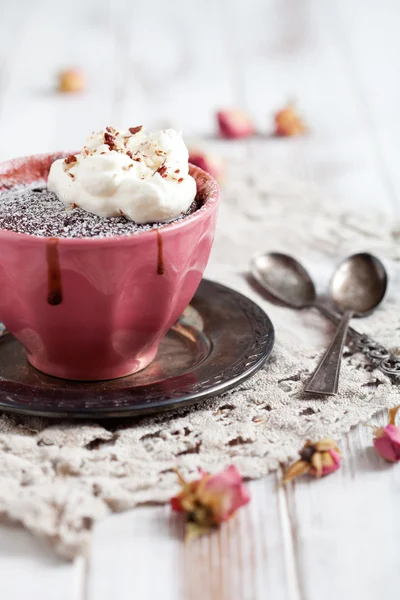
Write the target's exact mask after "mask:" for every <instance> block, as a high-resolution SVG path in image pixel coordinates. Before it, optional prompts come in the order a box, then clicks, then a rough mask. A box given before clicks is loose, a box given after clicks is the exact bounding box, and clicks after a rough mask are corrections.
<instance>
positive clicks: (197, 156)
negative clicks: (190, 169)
mask: <svg viewBox="0 0 400 600" xmlns="http://www.w3.org/2000/svg"><path fill="white" fill-rule="evenodd" d="M189 162H190V163H192V165H195V166H196V167H200V169H203V171H206V172H207V173H209V174H210V175H211V177H214V179H217V180H218V181H220V180H221V179H222V176H223V172H224V168H223V162H222V160H221V159H220V158H218V157H217V156H212V155H211V154H208V153H207V152H202V151H201V150H189Z"/></svg>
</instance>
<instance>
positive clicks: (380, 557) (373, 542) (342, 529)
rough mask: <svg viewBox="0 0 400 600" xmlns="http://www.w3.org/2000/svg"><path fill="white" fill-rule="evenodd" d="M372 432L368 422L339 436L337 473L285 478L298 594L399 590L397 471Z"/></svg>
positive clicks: (310, 599) (316, 597)
mask: <svg viewBox="0 0 400 600" xmlns="http://www.w3.org/2000/svg"><path fill="white" fill-rule="evenodd" d="M374 422H375V423H376V424H383V423H384V419H383V418H382V417H381V418H378V419H376V420H374ZM371 439H372V432H371V430H370V429H369V428H367V427H362V426H361V427H358V428H357V429H356V430H354V431H353V432H352V433H351V434H349V435H347V436H343V439H342V440H341V443H340V447H341V450H342V452H343V466H342V467H341V469H340V470H339V471H338V472H337V473H335V474H334V475H331V476H329V477H326V478H324V479H323V480H321V481H310V480H308V479H303V480H298V481H296V482H295V483H294V484H293V485H291V486H288V490H287V496H288V504H289V515H290V520H291V524H292V531H293V537H294V543H295V548H296V557H297V561H298V565H299V573H300V578H301V598H307V600H320V598H325V599H326V600H336V599H337V598H363V599H365V600H373V599H374V598H376V597H377V596H378V595H379V594H382V592H384V593H385V595H387V597H388V598H395V597H396V595H397V593H398V573H399V570H400V538H399V533H400V519H399V512H398V507H399V503H400V471H399V469H398V468H397V467H396V466H395V465H388V464H387V463H385V462H384V461H383V460H382V459H380V458H379V457H378V456H377V455H376V454H375V452H374V450H373V449H372V448H371Z"/></svg>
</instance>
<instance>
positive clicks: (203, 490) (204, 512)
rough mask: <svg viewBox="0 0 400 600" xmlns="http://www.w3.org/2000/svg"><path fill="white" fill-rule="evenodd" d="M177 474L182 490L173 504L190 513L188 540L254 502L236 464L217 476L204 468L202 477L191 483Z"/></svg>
mask: <svg viewBox="0 0 400 600" xmlns="http://www.w3.org/2000/svg"><path fill="white" fill-rule="evenodd" d="M177 474H178V477H179V482H180V484H181V486H182V490H181V492H180V493H179V494H178V495H177V496H174V497H173V498H171V507H172V509H173V510H175V511H178V512H184V513H186V515H187V523H186V538H187V539H188V538H194V537H197V536H199V535H202V534H203V533H206V532H207V531H209V530H210V529H211V528H212V527H217V526H218V525H220V524H221V523H223V522H224V521H227V520H228V519H230V518H231V517H232V516H233V515H234V514H235V513H236V511H237V510H238V509H239V508H240V507H241V506H244V505H245V504H247V503H248V502H249V501H250V495H249V492H248V491H247V488H246V487H245V486H244V484H243V479H242V476H241V475H240V473H239V471H238V470H237V468H236V467H235V466H234V465H231V466H229V467H227V468H226V469H224V470H223V471H221V472H220V473H216V474H215V475H210V474H209V473H206V472H205V471H203V470H200V474H201V477H200V479H196V480H194V481H189V482H188V481H186V480H185V479H184V478H183V477H182V476H181V475H180V474H179V473H177Z"/></svg>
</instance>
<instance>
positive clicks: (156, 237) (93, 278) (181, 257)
mask: <svg viewBox="0 0 400 600" xmlns="http://www.w3.org/2000/svg"><path fill="white" fill-rule="evenodd" d="M64 155H65V154H64V153H58V154H51V155H50V154H48V155H41V156H31V157H27V158H23V159H17V160H14V161H9V162H5V163H2V164H0V190H1V189H2V188H5V187H8V186H10V185H14V184H17V183H31V182H34V181H37V180H39V179H43V178H44V179H47V174H48V171H49V168H50V165H51V163H52V162H53V160H55V159H56V158H59V157H60V156H64ZM190 173H191V175H192V176H193V177H194V178H195V179H196V183H197V190H198V194H199V195H201V197H202V199H203V207H202V208H201V209H200V210H198V211H196V212H195V213H194V214H193V215H190V216H189V217H186V218H185V219H183V220H181V221H177V222H175V223H170V224H168V225H166V226H164V227H161V228H159V229H155V230H152V231H143V232H142V233H138V234H135V235H132V236H118V237H117V236H116V237H113V238H107V239H101V238H97V239H96V238H86V239H83V238H82V239H62V238H61V239H57V238H43V237H36V236H31V235H25V234H20V233H13V232H10V231H5V230H0V320H1V321H3V322H4V324H5V325H6V327H7V328H8V329H9V331H11V333H12V334H13V335H14V336H15V337H16V338H17V339H18V340H19V341H20V342H21V344H23V346H24V348H25V350H26V354H27V358H28V360H29V362H30V363H31V364H32V365H33V366H34V367H36V368H37V369H39V370H40V371H44V372H45V373H48V374H49V375H54V376H56V377H63V378H65V379H83V380H98V379H112V378H115V377H122V376H124V375H128V374H131V373H135V372H136V371H139V370H140V369H144V367H146V366H147V365H148V364H149V363H150V362H151V361H152V360H153V358H154V357H155V355H156V353H157V349H158V345H159V343H160V341H161V339H162V337H163V336H164V335H165V333H166V332H167V331H168V329H169V328H170V327H171V326H172V325H173V324H174V322H175V321H176V320H177V319H178V317H179V316H180V314H181V313H182V312H183V311H184V309H185V308H186V306H187V305H188V304H189V302H190V300H191V299H192V297H193V295H194V294H195V292H196V290H197V287H198V285H199V283H200V280H201V278H202V274H203V272H204V269H205V267H206V264H207V261H208V258H209V255H210V250H211V246H212V242H213V238H214V231H215V225H216V216H217V210H216V209H217V205H218V199H219V192H218V186H217V184H216V182H215V181H214V180H213V179H212V177H211V176H210V175H208V174H207V173H205V172H204V171H202V170H201V169H199V168H197V167H193V166H191V168H190Z"/></svg>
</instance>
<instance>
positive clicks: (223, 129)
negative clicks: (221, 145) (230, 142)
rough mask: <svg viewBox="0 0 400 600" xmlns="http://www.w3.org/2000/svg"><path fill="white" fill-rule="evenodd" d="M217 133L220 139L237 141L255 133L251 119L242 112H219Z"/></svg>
mask: <svg viewBox="0 0 400 600" xmlns="http://www.w3.org/2000/svg"><path fill="white" fill-rule="evenodd" d="M217 120H218V126H219V132H220V134H221V136H222V137H226V138H230V139H239V138H245V137H250V136H251V135H254V133H255V127H254V124H253V122H252V120H251V118H250V117H249V116H248V115H247V114H246V113H245V112H244V111H242V110H220V111H219V112H218V113H217Z"/></svg>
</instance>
